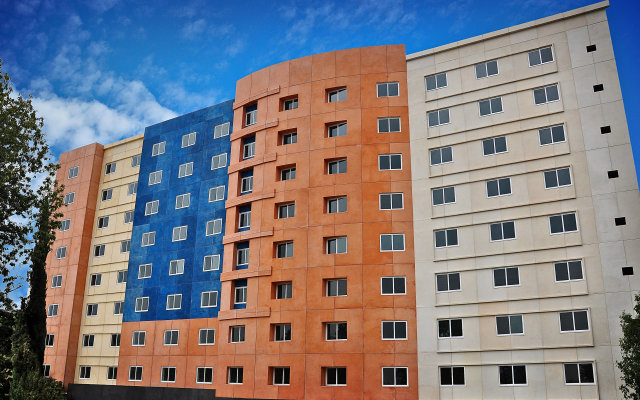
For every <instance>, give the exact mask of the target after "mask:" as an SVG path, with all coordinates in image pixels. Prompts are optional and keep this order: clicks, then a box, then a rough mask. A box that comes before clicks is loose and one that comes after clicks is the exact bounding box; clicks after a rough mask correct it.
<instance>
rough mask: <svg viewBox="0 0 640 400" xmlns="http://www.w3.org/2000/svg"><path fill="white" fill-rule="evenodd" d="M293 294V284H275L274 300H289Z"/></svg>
mask: <svg viewBox="0 0 640 400" xmlns="http://www.w3.org/2000/svg"><path fill="white" fill-rule="evenodd" d="M292 294H293V284H292V283H291V282H281V283H277V284H276V299H279V300H282V299H290V298H291V296H292Z"/></svg>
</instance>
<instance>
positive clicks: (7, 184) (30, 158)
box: [0, 60, 58, 306]
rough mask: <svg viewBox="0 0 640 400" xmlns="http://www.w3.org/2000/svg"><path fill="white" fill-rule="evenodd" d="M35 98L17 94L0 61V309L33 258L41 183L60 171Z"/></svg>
mask: <svg viewBox="0 0 640 400" xmlns="http://www.w3.org/2000/svg"><path fill="white" fill-rule="evenodd" d="M42 127H43V120H42V118H41V117H38V116H37V115H36V111H35V110H34V109H33V105H32V104H31V98H27V99H25V98H23V97H22V96H21V95H19V94H18V95H15V94H13V87H12V85H11V78H10V77H9V75H7V74H6V73H4V72H3V71H2V60H0V160H2V168H0V274H1V275H2V276H3V281H4V288H3V290H2V291H0V304H2V305H5V306H6V301H5V299H6V298H7V297H8V293H9V292H11V291H12V290H13V285H14V281H15V276H12V275H11V268H12V267H15V266H16V265H17V264H18V263H19V262H21V260H24V258H25V257H26V256H27V254H28V252H29V245H30V235H31V234H32V233H33V224H30V223H29V221H30V220H31V218H32V217H33V215H32V213H33V212H34V209H35V208H36V206H37V203H38V191H37V188H36V186H37V185H36V183H37V182H38V181H39V180H40V179H41V178H42V176H43V175H44V176H45V177H50V178H51V179H53V178H54V174H55V172H56V170H57V168H58V166H57V165H56V164H55V163H53V162H52V161H51V157H50V153H49V146H48V145H47V142H46V139H45V135H44V133H43V132H42Z"/></svg>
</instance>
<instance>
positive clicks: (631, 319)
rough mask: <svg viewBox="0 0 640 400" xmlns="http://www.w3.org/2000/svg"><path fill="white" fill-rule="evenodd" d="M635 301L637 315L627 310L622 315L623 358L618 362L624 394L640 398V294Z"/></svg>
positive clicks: (637, 399)
mask: <svg viewBox="0 0 640 400" xmlns="http://www.w3.org/2000/svg"><path fill="white" fill-rule="evenodd" d="M635 301H636V304H635V306H634V311H635V316H633V315H630V314H627V313H626V312H623V313H622V315H621V316H620V324H621V326H622V338H620V350H621V351H622V359H621V360H620V361H618V362H617V364H618V368H619V369H620V372H622V385H620V390H621V391H622V394H623V395H624V397H625V398H626V399H632V400H640V295H636V297H635Z"/></svg>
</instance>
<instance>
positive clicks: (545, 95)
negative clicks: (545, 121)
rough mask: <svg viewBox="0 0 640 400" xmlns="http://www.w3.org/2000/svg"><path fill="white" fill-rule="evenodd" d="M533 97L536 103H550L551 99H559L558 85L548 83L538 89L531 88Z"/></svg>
mask: <svg viewBox="0 0 640 400" xmlns="http://www.w3.org/2000/svg"><path fill="white" fill-rule="evenodd" d="M533 99H534V102H535V103H536V105H538V104H544V103H551V102H553V101H557V100H560V94H559V93H558V85H550V86H545V87H542V88H538V89H533Z"/></svg>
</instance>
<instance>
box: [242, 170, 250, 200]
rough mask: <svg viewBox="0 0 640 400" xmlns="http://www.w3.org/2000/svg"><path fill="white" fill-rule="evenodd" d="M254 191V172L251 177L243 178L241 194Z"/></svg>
mask: <svg viewBox="0 0 640 400" xmlns="http://www.w3.org/2000/svg"><path fill="white" fill-rule="evenodd" d="M252 191H253V171H251V175H248V176H243V177H242V179H241V180H240V194H247V193H251V192H252Z"/></svg>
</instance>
